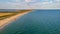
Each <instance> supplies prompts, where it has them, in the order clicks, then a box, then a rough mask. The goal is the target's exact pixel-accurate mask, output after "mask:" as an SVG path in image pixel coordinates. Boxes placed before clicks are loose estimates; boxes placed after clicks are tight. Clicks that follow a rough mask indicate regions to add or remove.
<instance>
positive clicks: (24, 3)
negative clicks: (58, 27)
mask: <svg viewBox="0 0 60 34" xmlns="http://www.w3.org/2000/svg"><path fill="white" fill-rule="evenodd" d="M44 8H60V0H0V9H44Z"/></svg>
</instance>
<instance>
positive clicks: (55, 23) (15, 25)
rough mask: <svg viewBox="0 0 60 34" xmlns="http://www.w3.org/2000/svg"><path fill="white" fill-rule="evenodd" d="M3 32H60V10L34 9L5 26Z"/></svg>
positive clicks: (11, 33)
mask: <svg viewBox="0 0 60 34" xmlns="http://www.w3.org/2000/svg"><path fill="white" fill-rule="evenodd" d="M0 33H1V34H60V10H33V12H30V13H28V14H26V15H24V16H22V17H21V18H18V19H17V20H16V21H14V22H12V23H10V24H9V25H7V26H5V27H4V29H3V30H2V31H1V32H0Z"/></svg>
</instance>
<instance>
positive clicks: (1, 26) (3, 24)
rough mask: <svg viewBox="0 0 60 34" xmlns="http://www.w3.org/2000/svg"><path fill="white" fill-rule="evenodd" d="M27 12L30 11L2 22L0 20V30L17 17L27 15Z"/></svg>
mask: <svg viewBox="0 0 60 34" xmlns="http://www.w3.org/2000/svg"><path fill="white" fill-rule="evenodd" d="M29 12H30V11H28V12H24V13H19V14H17V15H15V16H12V17H10V18H6V19H4V20H0V29H2V28H3V27H4V26H6V25H8V24H9V23H11V22H12V21H15V20H16V19H17V18H18V17H20V16H23V15H25V14H27V13H29Z"/></svg>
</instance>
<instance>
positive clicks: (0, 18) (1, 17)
mask: <svg viewBox="0 0 60 34" xmlns="http://www.w3.org/2000/svg"><path fill="white" fill-rule="evenodd" d="M16 14H18V13H13V14H10V15H4V16H0V20H3V19H5V18H8V17H11V16H14V15H16Z"/></svg>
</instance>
